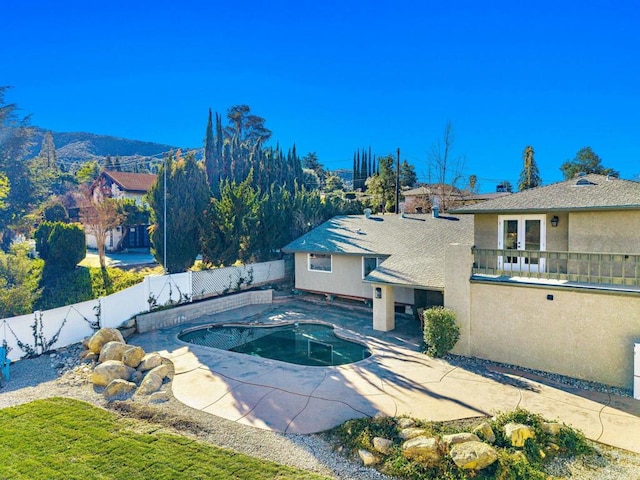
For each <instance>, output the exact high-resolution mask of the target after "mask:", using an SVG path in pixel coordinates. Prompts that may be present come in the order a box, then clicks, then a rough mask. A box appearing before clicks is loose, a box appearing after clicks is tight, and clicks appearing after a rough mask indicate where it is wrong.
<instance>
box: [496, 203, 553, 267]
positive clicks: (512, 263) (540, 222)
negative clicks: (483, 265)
mask: <svg viewBox="0 0 640 480" xmlns="http://www.w3.org/2000/svg"><path fill="white" fill-rule="evenodd" d="M545 230H546V229H545V216H544V215H526V216H525V215H501V216H499V217H498V249H500V250H513V254H511V252H508V253H509V254H507V255H499V256H498V268H499V269H500V270H506V271H512V272H534V273H535V272H543V271H544V259H543V258H540V255H539V254H538V252H540V251H542V250H544V249H545V248H546V245H545V243H546V242H545V239H546V231H545Z"/></svg>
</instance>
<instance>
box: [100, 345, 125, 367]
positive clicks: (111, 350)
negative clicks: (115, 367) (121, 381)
mask: <svg viewBox="0 0 640 480" xmlns="http://www.w3.org/2000/svg"><path fill="white" fill-rule="evenodd" d="M128 348H131V346H130V345H127V344H126V343H122V342H107V343H105V344H104V345H103V346H102V348H101V349H100V357H98V362H100V363H102V362H106V361H107V360H119V361H122V354H123V353H124V352H125V350H127V349H128Z"/></svg>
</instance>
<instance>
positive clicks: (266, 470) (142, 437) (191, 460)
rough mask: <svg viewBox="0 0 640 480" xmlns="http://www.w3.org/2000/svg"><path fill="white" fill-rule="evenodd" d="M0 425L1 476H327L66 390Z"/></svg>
mask: <svg viewBox="0 0 640 480" xmlns="http://www.w3.org/2000/svg"><path fill="white" fill-rule="evenodd" d="M0 425H2V435H0V478H11V479H29V480H39V479H74V478H76V479H93V478H100V479H107V478H127V479H130V480H135V479H148V478H154V479H179V478H185V479H187V478H188V479H197V478H224V479H242V480H251V479H264V478H274V479H280V480H287V479H318V480H319V479H322V478H325V477H321V476H319V475H316V474H313V473H310V472H307V471H304V470H298V469H294V468H291V467H287V466H283V465H278V464H276V463H273V462H268V461H264V460H260V459H257V458H254V457H250V456H247V455H244V454H240V453H237V452H233V451H231V450H225V449H222V448H218V447H215V446H211V445H207V444H205V443H202V442H199V441H197V440H194V439H191V438H187V437H184V436H180V435H175V434H172V433H166V432H163V431H161V430H160V429H159V427H158V426H157V425H154V424H150V423H147V422H141V421H134V420H131V419H126V420H125V419H122V418H119V417H118V416H117V415H116V414H114V413H112V412H108V411H105V410H102V409H100V408H96V407H94V406H92V405H90V404H88V403H85V402H81V401H78V400H72V399H67V398H51V399H46V400H37V401H34V402H31V403H28V404H25V405H20V406H16V407H10V408H5V409H2V410H0Z"/></svg>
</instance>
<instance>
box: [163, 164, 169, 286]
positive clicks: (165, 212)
mask: <svg viewBox="0 0 640 480" xmlns="http://www.w3.org/2000/svg"><path fill="white" fill-rule="evenodd" d="M162 174H163V175H164V179H163V183H164V206H163V207H162V215H163V218H162V223H163V227H164V231H163V233H162V242H163V244H162V251H163V255H162V256H163V257H164V258H163V265H162V267H163V268H164V273H165V275H166V274H167V273H168V272H167V159H166V157H165V159H164V167H163V169H162Z"/></svg>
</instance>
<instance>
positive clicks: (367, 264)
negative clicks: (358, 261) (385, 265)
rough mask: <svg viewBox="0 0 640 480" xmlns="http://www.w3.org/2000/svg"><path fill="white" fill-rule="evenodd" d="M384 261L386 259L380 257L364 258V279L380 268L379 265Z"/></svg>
mask: <svg viewBox="0 0 640 480" xmlns="http://www.w3.org/2000/svg"><path fill="white" fill-rule="evenodd" d="M383 260H384V258H380V257H362V278H364V277H366V276H367V275H369V274H370V273H371V272H373V271H374V270H375V269H376V268H378V265H380V264H381V263H382V261H383Z"/></svg>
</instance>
